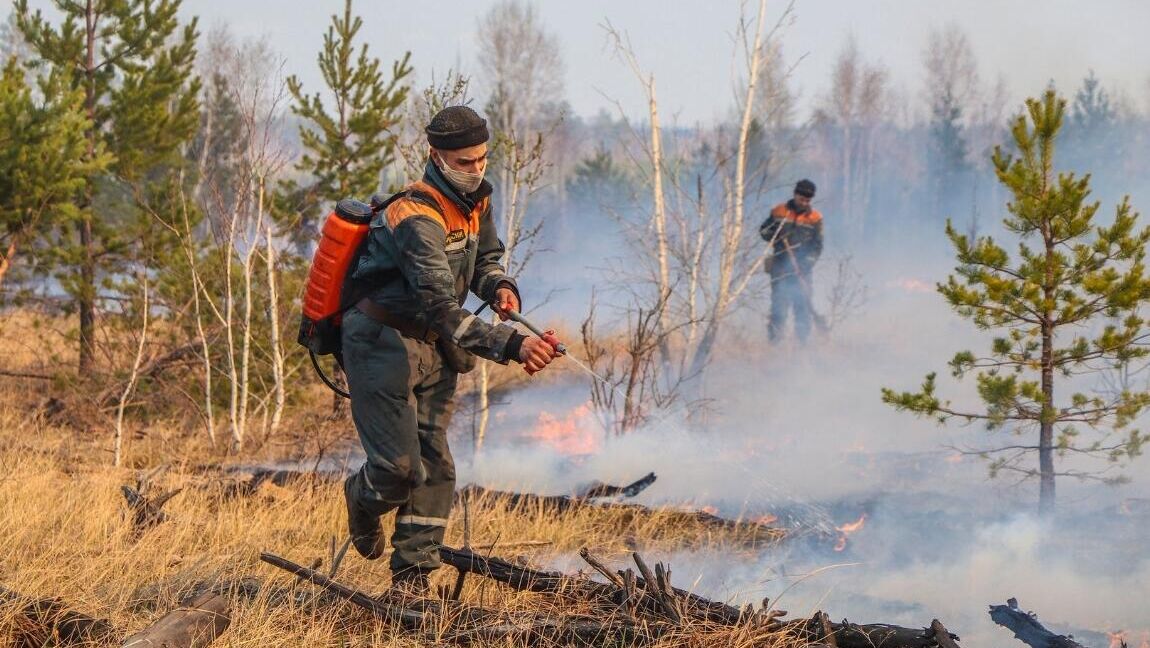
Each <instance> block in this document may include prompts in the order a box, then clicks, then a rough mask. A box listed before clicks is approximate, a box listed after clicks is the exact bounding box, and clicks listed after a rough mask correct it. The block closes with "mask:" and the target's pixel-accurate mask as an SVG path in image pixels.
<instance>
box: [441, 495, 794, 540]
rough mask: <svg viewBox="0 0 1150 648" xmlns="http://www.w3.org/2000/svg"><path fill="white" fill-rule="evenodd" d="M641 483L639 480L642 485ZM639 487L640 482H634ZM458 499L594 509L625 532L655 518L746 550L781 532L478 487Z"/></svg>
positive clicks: (701, 514)
mask: <svg viewBox="0 0 1150 648" xmlns="http://www.w3.org/2000/svg"><path fill="white" fill-rule="evenodd" d="M641 481H642V480H640V482H641ZM636 483H639V482H636ZM456 497H457V498H460V499H462V498H467V499H468V500H469V501H471V502H475V501H477V500H480V499H486V500H488V501H490V502H493V503H498V504H501V505H504V506H506V507H507V508H508V509H510V510H513V511H520V512H534V511H542V512H544V513H547V514H550V515H558V514H562V513H566V512H569V511H571V510H574V509H579V508H587V507H590V508H593V509H595V510H597V511H603V512H608V513H615V514H618V515H620V517H621V520H620V526H621V527H623V528H625V527H627V526H629V525H631V524H632V523H635V522H638V521H640V520H646V519H649V518H651V517H655V516H658V517H660V518H662V519H665V521H666V524H665V525H664V526H666V527H667V528H676V527H680V526H685V527H688V528H690V527H696V528H699V529H701V530H704V531H707V532H712V531H713V532H722V533H727V534H730V535H731V538H732V540H731V541H732V543H735V544H739V545H742V546H746V547H748V548H755V547H761V546H765V545H768V544H771V543H773V542H776V541H778V540H779V539H780V538H782V537H783V535H784V531H783V530H782V529H779V528H777V527H772V526H769V525H768V524H765V523H760V522H755V521H751V520H730V519H727V518H722V517H719V516H717V515H714V514H712V513H708V512H706V511H681V510H676V509H662V508H658V509H656V508H649V507H646V506H643V505H640V504H625V503H620V502H598V501H595V500H594V499H590V498H585V497H582V496H571V495H536V494H534V493H515V492H510V491H499V490H489V489H486V488H483V487H481V486H475V485H469V486H464V487H463V488H461V489H459V491H458V492H457V494H456Z"/></svg>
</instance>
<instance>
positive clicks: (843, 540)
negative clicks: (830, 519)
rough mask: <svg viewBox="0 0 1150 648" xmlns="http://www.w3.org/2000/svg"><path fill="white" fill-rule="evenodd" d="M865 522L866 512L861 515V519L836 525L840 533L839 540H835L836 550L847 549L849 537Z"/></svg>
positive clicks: (836, 529)
mask: <svg viewBox="0 0 1150 648" xmlns="http://www.w3.org/2000/svg"><path fill="white" fill-rule="evenodd" d="M864 524H866V513H863V514H862V515H860V516H859V519H857V520H855V521H854V522H849V523H847V524H844V525H842V526H838V527H835V531H837V532H838V534H839V537H838V540H837V541H835V551H842V550H844V549H846V548H847V537H849V536H850V535H851V534H852V533H855V532H856V531H858V530H859V529H861V528H863V525H864Z"/></svg>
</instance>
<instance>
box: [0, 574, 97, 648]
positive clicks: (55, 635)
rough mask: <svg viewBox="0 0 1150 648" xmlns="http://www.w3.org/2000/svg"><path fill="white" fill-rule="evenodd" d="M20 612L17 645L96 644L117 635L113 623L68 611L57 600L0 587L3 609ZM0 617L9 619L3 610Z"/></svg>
mask: <svg viewBox="0 0 1150 648" xmlns="http://www.w3.org/2000/svg"><path fill="white" fill-rule="evenodd" d="M9 606H12V607H14V608H16V609H17V612H16V614H17V616H16V617H15V618H14V620H13V623H14V625H15V626H16V627H15V628H13V632H12V633H11V637H12V638H13V640H14V643H15V645H28V646H45V645H51V644H56V643H58V644H63V645H68V644H80V643H95V642H102V641H105V640H107V639H109V638H110V637H111V636H112V635H113V634H115V629H114V628H113V627H112V624H111V623H109V622H108V621H106V620H105V619H96V618H93V617H90V616H88V615H86V614H82V613H80V612H76V611H74V610H70V609H68V606H67V605H66V604H65V603H64V602H62V601H59V600H57V599H38V598H33V597H30V596H24V595H23V594H20V593H18V592H14V591H12V590H10V589H7V588H5V587H0V608H4V607H9ZM0 616H7V614H5V613H4V611H2V610H0Z"/></svg>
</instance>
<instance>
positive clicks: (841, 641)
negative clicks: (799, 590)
mask: <svg viewBox="0 0 1150 648" xmlns="http://www.w3.org/2000/svg"><path fill="white" fill-rule="evenodd" d="M802 623H806V621H805V620H804V621H802ZM831 628H833V629H834V643H835V645H836V646H838V648H935V647H936V646H938V645H939V643H938V642H937V641H935V638H934V634H933V633H931V632H930V631H929V630H927V629H925V628H917V629H916V628H903V627H901V626H893V625H887V624H885V623H871V624H865V625H862V624H857V623H850V622H849V621H846V620H845V619H844V620H843V622H842V623H832V624H831Z"/></svg>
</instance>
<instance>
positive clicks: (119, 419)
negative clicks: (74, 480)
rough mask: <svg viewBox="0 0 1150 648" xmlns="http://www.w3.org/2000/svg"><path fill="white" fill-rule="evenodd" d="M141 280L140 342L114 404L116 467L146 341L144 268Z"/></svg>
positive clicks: (146, 303) (114, 462) (146, 301)
mask: <svg viewBox="0 0 1150 648" xmlns="http://www.w3.org/2000/svg"><path fill="white" fill-rule="evenodd" d="M141 275H142V277H141V281H142V282H143V290H144V304H143V309H142V311H141V312H142V315H141V317H142V318H143V321H142V323H141V324H140V342H139V344H138V345H136V358H135V359H134V360H133V361H132V373H131V375H129V376H128V384H126V385H124V391H123V393H121V394H120V401H119V402H118V403H117V404H116V431H115V434H114V436H113V441H112V465H113V466H116V467H117V468H118V467H119V466H120V460H121V457H122V452H121V451H122V449H123V441H124V408H125V407H127V405H128V399H129V398H131V397H132V392H133V391H134V390H135V389H136V381H137V380H138V379H139V377H140V365H142V364H143V362H144V345H145V344H146V343H147V341H148V321H149V318H148V308H149V307H150V304H149V302H148V274H147V269H146V268H145V269H144V271H143V272H141Z"/></svg>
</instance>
